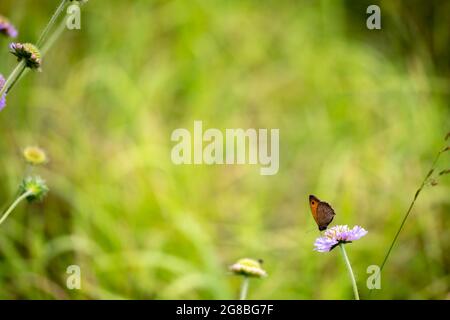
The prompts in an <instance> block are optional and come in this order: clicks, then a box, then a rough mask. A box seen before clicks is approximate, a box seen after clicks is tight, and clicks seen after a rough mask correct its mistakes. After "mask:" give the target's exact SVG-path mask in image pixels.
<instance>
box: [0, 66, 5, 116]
mask: <svg viewBox="0 0 450 320" xmlns="http://www.w3.org/2000/svg"><path fill="white" fill-rule="evenodd" d="M5 82H6V81H5V78H3V76H2V75H1V74H0V90H2V88H3V86H4V85H5ZM5 106H6V93H4V94H3V95H2V96H1V97H0V111H2V109H3V108H4V107H5Z"/></svg>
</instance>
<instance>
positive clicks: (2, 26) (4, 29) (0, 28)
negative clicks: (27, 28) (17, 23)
mask: <svg viewBox="0 0 450 320" xmlns="http://www.w3.org/2000/svg"><path fill="white" fill-rule="evenodd" d="M0 34H3V35H5V36H7V37H10V38H15V37H17V34H18V32H17V29H16V28H15V27H14V26H13V25H12V24H11V22H9V20H8V19H6V18H5V17H3V16H0Z"/></svg>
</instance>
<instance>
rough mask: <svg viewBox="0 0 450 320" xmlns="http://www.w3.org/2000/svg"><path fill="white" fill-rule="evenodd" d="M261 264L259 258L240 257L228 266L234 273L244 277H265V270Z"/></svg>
mask: <svg viewBox="0 0 450 320" xmlns="http://www.w3.org/2000/svg"><path fill="white" fill-rule="evenodd" d="M261 264H262V261H261V260H254V259H249V258H244V259H240V260H239V261H238V262H236V263H235V264H233V265H232V266H230V271H231V272H233V273H234V274H236V275H240V276H245V277H253V278H263V277H267V272H266V271H265V270H264V269H263V268H262V266H261Z"/></svg>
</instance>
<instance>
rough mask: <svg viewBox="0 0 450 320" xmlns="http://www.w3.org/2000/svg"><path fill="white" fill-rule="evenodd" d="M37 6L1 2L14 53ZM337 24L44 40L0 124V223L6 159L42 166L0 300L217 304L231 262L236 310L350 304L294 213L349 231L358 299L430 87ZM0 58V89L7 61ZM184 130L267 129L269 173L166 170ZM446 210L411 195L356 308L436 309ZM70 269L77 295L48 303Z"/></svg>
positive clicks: (424, 122)
mask: <svg viewBox="0 0 450 320" xmlns="http://www.w3.org/2000/svg"><path fill="white" fill-rule="evenodd" d="M56 5H57V1H46V2H45V4H42V3H37V2H35V1H31V0H21V1H11V0H6V1H2V3H1V4H0V12H1V13H3V14H5V15H7V16H9V17H10V18H11V19H12V20H13V21H14V22H15V23H16V25H17V26H18V27H19V29H20V31H21V35H20V37H19V39H20V40H21V41H32V40H33V39H36V38H37V36H38V34H39V32H40V31H41V30H42V28H43V27H44V25H45V23H46V21H47V20H48V18H49V17H50V15H51V13H52V12H53V10H54V8H55V7H56ZM346 10H347V9H346V6H345V2H344V1H314V2H313V1H299V2H298V3H297V2H296V4H294V3H293V2H289V1H267V2H264V3H260V2H256V1H200V0H197V1H189V2H186V1H144V0H136V1H133V4H132V5H131V4H130V3H125V2H114V3H111V2H101V1H90V2H89V3H88V4H87V5H86V7H85V8H84V9H83V13H82V30H81V31H78V32H77V31H68V32H66V33H65V34H64V36H63V37H62V39H61V40H60V41H59V42H58V43H57V44H56V46H55V47H54V48H53V50H51V52H50V53H49V55H48V56H47V57H45V60H44V66H43V69H44V72H43V73H42V74H37V73H29V74H28V75H27V77H26V78H24V79H23V81H22V82H21V83H20V84H19V85H18V86H17V87H16V88H15V89H14V91H13V92H12V93H11V95H10V96H9V97H8V107H7V108H6V109H5V110H4V111H3V112H2V113H1V114H0V127H1V128H2V129H1V132H2V136H3V138H2V139H1V140H0V152H1V155H2V156H1V158H0V161H1V164H2V166H1V167H2V168H3V170H1V171H0V179H1V180H0V181H1V183H0V203H1V204H5V205H6V204H7V203H9V202H10V201H11V200H12V199H13V197H14V194H15V192H16V190H17V185H18V183H19V182H20V180H21V177H22V176H23V172H24V164H23V162H22V160H21V158H20V150H21V148H22V147H24V146H26V145H29V144H38V145H40V146H41V147H43V148H45V149H46V150H47V151H48V153H49V155H50V157H51V163H50V164H49V165H48V166H47V167H46V168H44V169H39V173H40V174H41V175H42V176H43V177H45V178H46V179H47V180H48V184H49V186H50V189H51V192H50V194H49V196H48V198H47V199H46V200H45V201H44V202H43V203H41V204H38V205H36V204H32V205H22V206H21V207H20V208H19V209H17V210H16V211H15V212H14V213H13V214H12V216H11V217H10V218H9V219H8V221H7V222H6V223H5V224H4V225H2V228H1V230H0V287H1V288H2V289H1V290H0V298H2V299H13V298H27V299H41V298H56V299H65V298H76V299H105V298H116V299H121V298H124V299H128V298H137V299H153V298H155V299H167V298H170V299H179V298H187V299H197V298H201V299H205V298H211V299H221V298H224V299H229V298H235V297H237V292H238V290H239V279H235V278H233V277H231V276H230V275H228V274H227V266H228V265H229V264H231V263H233V262H235V260H237V259H238V258H241V257H247V256H248V257H254V258H263V259H264V261H265V267H266V269H267V271H268V273H269V278H267V279H265V280H262V281H253V282H252V283H251V285H250V298H255V299H256V298H259V299H350V298H352V291H351V286H350V283H349V281H348V276H347V273H346V270H345V266H344V264H343V262H342V259H341V257H340V256H339V253H338V252H337V251H332V252H331V253H329V254H319V253H316V252H313V251H312V248H313V242H314V239H315V238H316V237H317V235H318V233H317V231H316V227H315V224H314V222H313V220H312V218H311V214H310V212H309V207H308V201H307V195H309V194H316V195H317V196H319V197H320V198H321V199H324V200H326V201H328V202H329V203H331V204H332V205H333V207H334V209H335V210H336V212H337V216H336V218H335V221H334V224H349V225H354V224H359V225H362V226H364V227H365V228H366V229H367V230H369V234H368V235H367V236H366V237H365V238H363V239H362V240H360V241H358V242H356V243H354V244H352V245H350V246H349V247H348V254H349V257H350V259H351V261H352V263H353V268H354V271H355V273H356V276H357V281H358V284H359V286H360V290H361V295H362V298H365V297H367V296H368V290H367V289H366V286H365V282H366V277H367V275H366V268H367V267H368V266H369V265H371V264H380V263H381V261H382V258H383V256H384V254H385V252H386V250H387V248H388V246H389V244H390V241H391V240H392V237H393V236H394V234H395V231H396V229H397V228H398V226H399V224H400V221H401V219H402V217H403V214H404V213H405V211H406V209H407V207H408V205H409V202H410V200H411V199H412V197H413V195H414V192H415V191H416V189H417V187H418V185H419V183H420V181H421V179H422V177H423V175H424V174H426V171H427V170H428V168H429V165H430V163H431V161H432V159H433V157H434V156H435V154H436V152H437V151H438V150H439V149H440V148H441V147H442V146H443V145H444V140H443V138H444V136H445V134H446V132H447V131H448V130H449V108H448V99H447V97H448V95H449V86H448V84H449V83H448V79H447V78H446V77H444V76H443V75H440V74H439V73H438V72H437V71H438V70H437V71H436V69H437V68H436V67H434V66H433V63H432V61H430V60H429V56H427V55H426V54H423V52H422V51H421V50H417V51H413V52H412V53H410V56H409V57H407V58H406V57H404V56H402V55H399V54H397V55H395V54H394V55H393V54H387V53H386V51H384V50H383V48H382V47H381V48H380V46H379V44H380V43H379V42H377V41H379V39H380V34H376V33H370V32H368V31H361V32H360V33H359V34H358V35H359V37H356V36H354V33H353V32H349V29H348V24H351V21H353V20H352V18H351V17H349V16H348V15H346V12H347V11H346ZM361 14H364V11H363V12H362V13H361ZM355 19H356V18H355ZM358 19H360V17H358ZM383 19H384V18H383ZM384 21H385V20H383V23H384ZM397 23H398V22H397ZM387 25H388V26H389V20H387ZM380 32H381V33H383V34H387V35H388V37H390V36H392V33H394V32H395V30H394V29H393V28H385V29H383V30H382V31H380ZM409 40H410V41H414V39H413V38H409ZM0 45H1V46H2V47H4V48H5V50H2V52H0V67H1V72H2V73H3V74H7V73H8V72H9V70H10V69H11V68H12V66H13V65H14V59H13V58H12V57H10V56H9V55H8V54H7V52H6V51H7V50H6V46H7V41H6V40H4V39H0ZM447 58H448V56H447ZM196 119H199V120H203V122H204V126H205V127H214V128H219V129H225V128H239V127H242V128H280V134H281V137H280V160H281V163H280V171H279V173H278V174H277V175H275V176H260V175H259V169H258V167H256V166H211V167H210V166H174V165H173V164H172V162H171V161H170V150H171V147H172V143H171V142H170V134H171V132H172V130H174V129H176V128H180V127H185V128H189V129H191V128H192V125H193V121H194V120H196ZM446 166H447V167H448V155H444V156H443V159H442V161H441V163H440V164H439V166H438V167H439V168H442V169H444V168H446ZM449 191H450V185H449V181H448V178H446V179H441V181H440V184H439V185H438V186H436V187H434V188H433V189H432V190H430V189H427V190H425V191H424V193H423V194H422V195H421V197H420V198H419V201H418V203H417V205H416V207H415V209H414V211H413V213H412V215H411V217H410V220H408V222H407V224H406V226H405V228H404V230H403V232H402V234H401V236H400V238H399V241H398V243H397V245H396V247H395V248H394V251H393V255H392V256H391V258H390V261H389V262H388V264H387V265H386V268H385V270H384V273H383V275H382V290H380V291H379V292H377V293H376V294H374V295H373V297H375V298H383V299H390V298H409V299H437V298H439V299H442V298H448V294H449V268H450V260H449V258H448V252H449V246H450V233H449V231H448V230H449V228H448V227H449V218H448V213H449V211H450V201H449V197H448V195H449ZM71 264H77V265H79V266H80V267H81V272H82V290H79V291H70V290H67V289H66V287H65V281H66V277H67V275H66V273H65V270H66V268H67V266H69V265H71Z"/></svg>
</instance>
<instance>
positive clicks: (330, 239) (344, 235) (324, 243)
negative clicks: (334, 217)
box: [314, 225, 367, 252]
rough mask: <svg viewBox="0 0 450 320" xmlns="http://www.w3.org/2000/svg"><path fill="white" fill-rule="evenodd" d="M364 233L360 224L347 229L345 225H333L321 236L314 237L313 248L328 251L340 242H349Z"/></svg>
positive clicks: (365, 232)
mask: <svg viewBox="0 0 450 320" xmlns="http://www.w3.org/2000/svg"><path fill="white" fill-rule="evenodd" d="M366 234H367V231H366V230H365V229H364V228H362V227H360V226H354V227H353V229H349V227H348V226H347V225H343V226H342V225H340V226H335V227H333V228H330V229H328V230H327V231H325V233H324V234H323V236H322V237H320V238H317V239H316V242H315V243H314V246H315V248H314V250H316V251H319V252H328V251H331V250H333V249H334V248H335V247H336V246H338V245H339V244H341V243H350V242H352V241H355V240H358V239H360V238H362V237H364V236H365V235H366Z"/></svg>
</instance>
